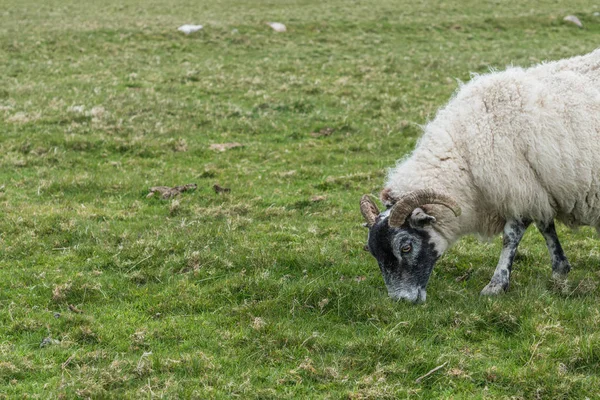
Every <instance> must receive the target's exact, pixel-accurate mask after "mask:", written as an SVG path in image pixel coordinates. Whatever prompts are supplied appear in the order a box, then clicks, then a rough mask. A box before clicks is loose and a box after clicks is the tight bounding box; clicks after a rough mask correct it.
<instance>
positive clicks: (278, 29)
mask: <svg viewBox="0 0 600 400" xmlns="http://www.w3.org/2000/svg"><path fill="white" fill-rule="evenodd" d="M267 25H269V26H270V27H271V28H272V29H273V30H274V31H275V32H280V33H281V32H285V31H287V28H286V27H285V25H284V24H282V23H281V22H267Z"/></svg>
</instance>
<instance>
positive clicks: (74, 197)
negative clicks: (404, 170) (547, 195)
mask: <svg viewBox="0 0 600 400" xmlns="http://www.w3.org/2000/svg"><path fill="white" fill-rule="evenodd" d="M598 11H600V10H599V9H598V8H597V6H594V5H591V4H589V2H585V1H581V0H575V1H572V2H569V4H566V3H565V4H562V3H557V2H552V1H547V0H539V1H535V2H533V3H531V2H528V3H522V4H512V5H511V6H510V7H508V6H507V5H504V4H500V3H493V2H490V3H481V2H477V1H473V0H468V1H455V0H452V1H446V2H439V1H424V2H420V3H418V4H416V3H414V2H401V3H398V2H392V1H390V0H383V1H379V2H370V3H365V2H352V3H348V2H343V1H339V0H335V1H331V2H319V1H315V0H303V1H299V2H272V1H264V0H251V1H250V2H245V3H244V4H243V5H240V4H239V2H233V1H231V0H225V1H220V2H206V3H202V4H199V3H198V2H191V1H178V2H175V1H163V2H147V1H146V2H143V1H140V0H126V1H115V0H109V1H105V2H95V3H92V2H76V1H73V0H61V1H56V0H51V1H46V2H43V4H41V3H40V2H35V3H34V2H32V1H30V0H21V1H15V0H5V1H4V3H3V7H2V10H0V59H2V60H3V62H2V63H0V132H1V135H0V149H1V151H0V247H1V252H0V398H16V397H24V396H28V397H33V398H47V397H65V398H109V397H110V398H114V397H118V398H140V397H167V398H169V397H173V398H179V397H181V398H231V397H242V398H305V397H311V398H312V397H328V398H351V399H363V398H394V399H395V398H400V397H402V398H404V397H420V398H504V397H511V398H585V397H590V398H593V397H595V396H596V395H597V393H598V392H599V391H600V378H599V377H598V374H597V371H598V365H599V362H600V340H599V339H600V336H599V332H598V328H597V327H598V326H599V323H600V314H599V313H598V311H597V310H598V307H597V304H598V300H599V298H598V297H599V292H598V284H599V283H600V275H599V274H598V272H597V268H596V266H597V264H598V262H599V259H600V257H599V253H598V251H597V246H598V243H597V239H596V237H595V234H593V233H592V232H591V231H590V230H589V229H581V230H579V231H576V232H571V231H568V230H567V229H566V228H564V227H559V235H560V236H561V238H562V241H563V246H564V247H565V251H566V253H567V254H568V256H569V257H570V260H571V263H572V264H573V266H574V270H573V271H572V272H571V275H570V278H569V281H568V282H566V283H557V282H552V281H551V280H550V265H549V257H548V255H547V253H546V249H545V245H544V243H543V240H542V239H541V237H540V236H539V235H538V234H537V233H535V232H533V231H530V232H528V233H527V234H526V235H525V238H524V240H523V243H522V245H521V249H520V253H519V256H518V258H517V262H516V265H515V271H514V275H513V279H512V283H511V289H510V290H509V292H508V293H507V294H506V295H505V296H503V297H500V298H496V299H482V298H479V295H478V293H479V290H480V289H481V288H482V287H483V286H484V285H485V284H486V283H487V281H488V279H489V277H490V276H491V274H492V271H493V268H494V266H495V264H496V261H497V256H498V254H499V251H500V246H501V243H500V241H499V240H498V239H497V240H494V241H492V242H490V243H480V242H477V241H476V240H475V239H474V238H464V239H463V240H461V241H460V242H459V243H457V244H456V245H455V246H454V248H453V249H452V250H451V251H450V252H449V253H448V254H446V255H445V256H444V257H443V258H442V260H440V262H439V263H438V265H437V267H436V270H435V271H434V273H433V276H432V278H431V282H430V287H429V291H428V295H429V296H428V302H427V303H426V304H424V305H421V306H416V307H415V306H411V305H408V304H403V303H394V302H392V301H390V300H389V299H388V298H387V296H386V292H385V289H384V286H383V282H382V279H381V277H380V275H379V271H378V268H377V266H376V265H375V263H374V261H373V260H372V259H371V258H370V256H369V255H368V254H367V253H365V252H364V251H363V249H362V248H363V245H364V242H365V234H366V232H365V231H364V230H363V228H362V227H361V223H362V221H361V217H360V213H359V212H358V199H359V198H360V196H361V195H362V194H364V193H376V192H378V191H379V189H380V188H381V185H382V182H383V178H384V176H385V173H386V169H387V168H389V167H391V166H393V165H394V163H395V162H396V160H397V159H399V158H402V157H403V156H405V155H406V154H407V153H408V152H410V151H411V149H413V148H414V146H415V144H416V142H417V140H418V138H419V136H420V133H421V130H420V128H419V126H420V125H422V124H424V123H425V122H426V121H427V120H428V119H429V118H431V117H432V116H433V115H434V113H435V111H436V110H437V108H439V107H440V106H442V105H443V104H444V103H445V102H446V101H447V99H448V98H449V97H450V96H451V95H452V93H453V92H454V91H455V90H456V89H457V87H458V83H457V81H467V80H468V79H469V77H470V74H471V73H472V72H476V73H485V72H487V71H488V70H489V68H490V67H492V68H500V69H501V68H503V67H504V66H506V65H509V64H515V65H522V66H528V65H532V64H534V63H537V62H540V61H543V60H552V59H559V58H563V57H568V56H573V55H577V54H583V53H586V52H589V51H591V50H593V49H594V48H596V47H597V44H598V43H599V39H600V19H599V18H598V17H597V16H595V15H594V13H595V12H598ZM568 14H575V15H577V16H578V17H579V19H580V20H581V21H582V22H583V24H584V29H578V28H577V27H575V26H574V25H572V24H568V23H566V22H564V21H563V20H562V19H563V17H564V16H565V15H568ZM266 21H278V22H282V23H285V24H286V25H287V27H288V31H287V32H286V33H283V34H280V33H276V32H274V31H272V30H271V29H270V28H269V27H268V26H267V25H265V24H264V22H266ZM189 22H195V23H201V24H203V25H204V26H205V28H204V29H203V30H202V31H200V32H196V33H194V34H191V35H189V36H186V35H183V34H181V33H180V32H177V31H176V28H177V27H178V26H179V25H181V24H184V23H189ZM227 144H240V145H241V146H227ZM215 145H218V146H217V147H215ZM221 145H226V146H225V147H224V148H223V149H224V151H219V149H220V147H219V146H221ZM211 146H212V147H211ZM189 183H196V184H197V185H198V188H197V190H195V191H193V192H185V193H182V194H181V195H179V196H178V197H176V198H174V199H169V200H163V199H160V198H158V196H157V197H155V198H147V197H146V195H147V194H148V189H149V188H150V187H152V186H176V185H184V184H189ZM215 185H218V186H219V187H223V188H228V189H230V191H229V192H227V191H224V192H219V193H216V192H215V190H214V187H215ZM42 344H43V345H42ZM440 365H445V366H444V367H443V368H441V369H439V370H436V371H435V372H434V373H432V374H430V375H428V376H427V377H425V378H422V379H421V380H419V382H416V380H417V378H420V377H423V376H424V375H426V374H427V373H428V372H430V371H431V370H432V369H434V368H436V367H437V366H440Z"/></svg>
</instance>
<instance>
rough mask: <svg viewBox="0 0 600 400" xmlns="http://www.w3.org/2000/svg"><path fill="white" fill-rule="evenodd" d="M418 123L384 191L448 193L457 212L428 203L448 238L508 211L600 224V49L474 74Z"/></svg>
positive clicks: (491, 230) (488, 230)
mask: <svg viewBox="0 0 600 400" xmlns="http://www.w3.org/2000/svg"><path fill="white" fill-rule="evenodd" d="M424 129H425V132H424V134H423V136H422V138H421V139H420V141H419V143H418V145H417V148H416V149H415V150H414V152H413V153H412V154H411V155H410V156H409V157H408V158H406V159H405V160H401V161H400V162H399V164H398V165H397V166H396V167H395V168H393V169H391V170H390V172H389V174H388V178H387V182H386V189H384V191H383V192H382V200H384V202H385V201H386V200H389V198H390V197H392V198H393V197H397V196H399V195H400V194H401V193H405V192H409V191H413V190H419V189H424V188H431V189H435V190H438V191H441V192H444V193H447V194H449V195H450V196H452V197H453V198H454V199H455V200H456V201H457V202H458V204H460V206H461V208H462V211H463V213H462V215H461V216H460V217H459V218H455V217H454V216H453V215H452V213H451V212H450V211H449V210H447V209H446V208H445V207H442V206H436V205H428V206H426V209H427V212H428V213H431V214H432V215H434V216H435V217H436V218H437V221H438V223H437V224H436V228H435V229H436V230H438V232H440V233H441V234H442V235H443V236H444V237H445V238H446V239H447V240H448V242H450V243H451V242H453V241H455V240H456V239H457V238H458V237H459V236H461V235H464V234H467V233H476V234H479V235H482V236H492V235H495V234H497V233H499V232H500V231H501V230H502V227H503V226H504V223H505V221H506V220H508V219H512V218H527V219H532V220H534V221H550V220H552V219H553V218H557V219H558V220H560V221H562V222H563V223H565V224H567V225H569V226H578V225H590V226H594V227H596V229H598V228H600V49H598V50H596V51H594V52H592V53H590V54H587V55H584V56H580V57H573V58H570V59H565V60H560V61H556V62H549V63H544V64H540V65H537V66H534V67H531V68H528V69H523V68H517V67H511V68H508V69H507V70H505V71H502V72H493V73H490V74H485V75H479V76H475V77H474V78H473V79H472V80H471V81H470V82H469V83H467V84H465V85H463V86H462V87H460V88H459V90H458V91H457V92H456V94H455V95H454V97H453V98H452V99H451V100H450V102H449V103H448V104H447V105H446V106H445V107H444V108H442V109H441V110H440V111H439V112H438V113H437V115H436V117H435V118H434V120H433V121H431V122H430V123H428V124H427V125H426V126H425V128H424Z"/></svg>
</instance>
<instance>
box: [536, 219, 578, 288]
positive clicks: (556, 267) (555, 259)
mask: <svg viewBox="0 0 600 400" xmlns="http://www.w3.org/2000/svg"><path fill="white" fill-rule="evenodd" d="M536 225H537V227H538V229H539V230H540V232H541V234H542V235H543V236H544V239H545V240H546V245H547V246H548V251H549V252H550V258H551V259H552V277H553V278H554V279H561V280H564V279H566V278H567V274H568V273H569V271H570V270H571V264H569V260H567V257H566V256H565V253H564V252H563V249H562V246H561V245H560V242H559V241H558V236H557V235H556V227H555V226H554V221H550V222H537V223H536Z"/></svg>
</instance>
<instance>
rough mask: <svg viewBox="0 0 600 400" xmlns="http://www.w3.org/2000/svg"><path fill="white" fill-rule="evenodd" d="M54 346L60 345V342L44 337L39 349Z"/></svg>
mask: <svg viewBox="0 0 600 400" xmlns="http://www.w3.org/2000/svg"><path fill="white" fill-rule="evenodd" d="M54 344H60V340H58V339H52V338H51V337H49V336H48V337H45V338H44V339H43V340H42V342H41V343H40V348H44V347H48V346H51V345H54Z"/></svg>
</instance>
